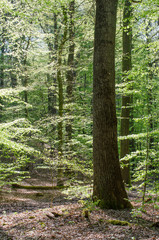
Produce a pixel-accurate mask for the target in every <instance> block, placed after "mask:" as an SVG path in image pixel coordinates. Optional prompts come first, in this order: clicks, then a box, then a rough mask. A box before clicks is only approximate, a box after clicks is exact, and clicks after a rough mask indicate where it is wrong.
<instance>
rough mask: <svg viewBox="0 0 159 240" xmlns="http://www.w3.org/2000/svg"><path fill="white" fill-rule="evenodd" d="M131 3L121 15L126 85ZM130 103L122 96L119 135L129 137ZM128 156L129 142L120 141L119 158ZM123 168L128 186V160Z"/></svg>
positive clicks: (125, 79) (128, 99)
mask: <svg viewBox="0 0 159 240" xmlns="http://www.w3.org/2000/svg"><path fill="white" fill-rule="evenodd" d="M131 12H132V9H131V1H130V0H125V6H124V13H123V59H122V72H123V77H124V82H125V83H128V81H129V79H128V78H127V76H126V75H127V72H128V71H129V70H131V48H132V29H131V27H130V17H131ZM130 103H131V97H130V96H129V95H123V96H122V110H121V125H120V135H121V136H127V135H129V121H130ZM127 154H129V140H128V139H124V140H120V158H123V157H125V156H126V155H127ZM123 163H124V167H123V168H122V177H123V180H124V182H125V183H126V184H128V185H130V182H131V180H130V164H129V160H126V161H123Z"/></svg>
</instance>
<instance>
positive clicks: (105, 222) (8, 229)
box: [0, 178, 159, 240]
mask: <svg viewBox="0 0 159 240" xmlns="http://www.w3.org/2000/svg"><path fill="white" fill-rule="evenodd" d="M23 184H27V185H28V184H31V185H37V184H38V185H49V184H51V183H50V182H47V181H46V180H45V181H41V182H40V180H37V179H34V178H32V179H30V180H26V181H25V182H23ZM129 198H130V200H131V202H132V204H133V206H134V209H133V210H101V209H99V208H95V210H93V211H92V212H90V213H89V216H86V215H85V216H84V212H85V210H84V209H83V207H82V204H81V203H80V202H79V201H78V199H76V198H75V199H72V200H68V199H67V198H66V196H65V195H64V194H62V193H61V191H58V190H26V189H7V188H6V189H4V190H3V191H2V192H1V193H0V240H9V239H10V240H11V239H12V240H23V239H25V240H51V239H60V240H67V239H69V240H71V239H72V240H78V239H80V240H87V239H91V240H96V239H105V240H107V239H114V240H118V239H122V240H131V239H132V240H138V239H141V240H146V239H147V240H153V239H154V240H159V226H158V221H159V206H158V207H157V206H154V204H153V203H150V202H148V203H147V204H146V205H145V209H144V211H143V212H141V211H140V207H141V199H140V198H139V197H138V195H137V194H136V193H135V192H130V193H129ZM110 220H120V221H127V223H125V224H124V226H122V225H121V224H123V222H118V223H113V224H112V222H110ZM114 224H115V225H114ZM117 224H120V225H117Z"/></svg>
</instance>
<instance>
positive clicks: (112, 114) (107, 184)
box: [93, 0, 131, 209]
mask: <svg viewBox="0 0 159 240" xmlns="http://www.w3.org/2000/svg"><path fill="white" fill-rule="evenodd" d="M116 11H117V0H96V23H95V43H94V80H93V165H94V186H93V196H94V198H97V199H99V200H100V206H101V207H102V208H113V209H123V208H130V207H131V204H130V202H129V201H128V200H127V193H126V191H125V188H124V183H123V180H122V176H121V170H120V164H119V156H118V147H117V119H116V105H115V32H116Z"/></svg>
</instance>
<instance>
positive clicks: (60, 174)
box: [57, 7, 67, 186]
mask: <svg viewBox="0 0 159 240" xmlns="http://www.w3.org/2000/svg"><path fill="white" fill-rule="evenodd" d="M63 16H64V33H63V38H62V40H61V43H60V44H59V47H58V70H57V82H58V98H59V118H60V120H59V122H58V126H57V129H58V141H59V143H58V152H59V162H60V164H59V168H58V172H57V185H58V186H59V185H63V180H62V177H63V169H62V155H63V120H62V117H63V103H64V99H63V79H62V75H61V64H62V53H63V48H64V45H65V42H66V40H67V12H66V9H65V8H64V7H63Z"/></svg>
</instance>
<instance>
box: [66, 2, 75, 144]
mask: <svg viewBox="0 0 159 240" xmlns="http://www.w3.org/2000/svg"><path fill="white" fill-rule="evenodd" d="M74 11H75V1H74V0H73V1H71V2H70V3H69V15H70V19H69V21H70V22H69V53H68V62H67V65H68V71H67V76H66V77H67V89H66V91H67V92H66V93H67V103H68V107H67V112H68V118H69V119H68V123H67V124H66V133H67V137H68V140H71V139H72V120H71V119H70V117H71V116H72V106H71V103H73V84H74V50H75V44H74V19H73V16H74Z"/></svg>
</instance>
